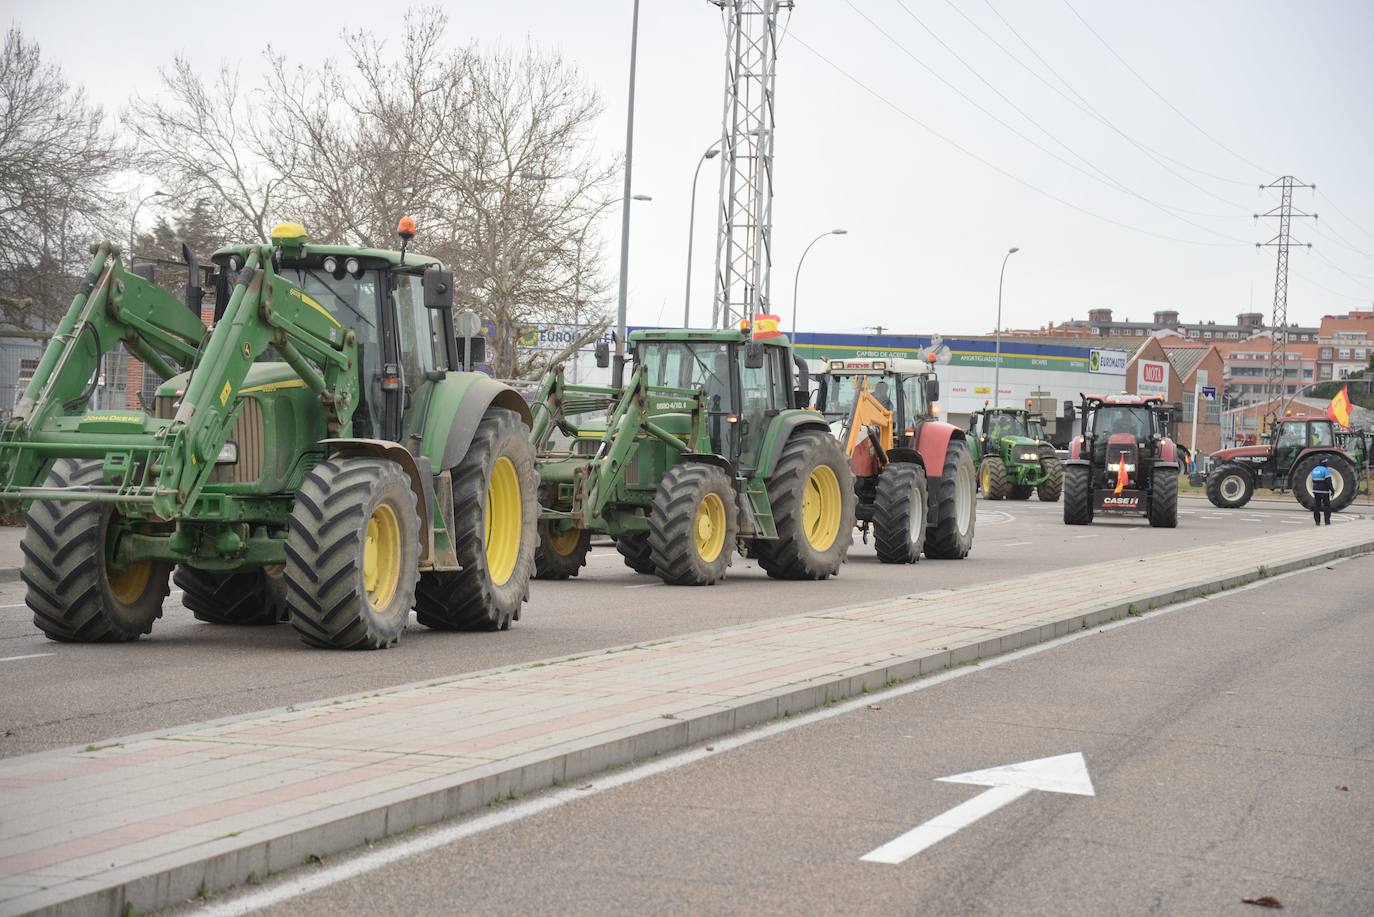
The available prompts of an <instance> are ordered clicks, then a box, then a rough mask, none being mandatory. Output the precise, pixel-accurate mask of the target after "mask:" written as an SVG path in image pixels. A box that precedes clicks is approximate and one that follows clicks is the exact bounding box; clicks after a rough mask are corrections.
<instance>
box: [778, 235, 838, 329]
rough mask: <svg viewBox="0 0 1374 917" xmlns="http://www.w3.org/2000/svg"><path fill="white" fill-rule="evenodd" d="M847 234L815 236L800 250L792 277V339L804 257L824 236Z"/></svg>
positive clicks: (795, 327) (795, 323) (795, 325)
mask: <svg viewBox="0 0 1374 917" xmlns="http://www.w3.org/2000/svg"><path fill="white" fill-rule="evenodd" d="M848 233H849V230H847V229H832V230H830V231H829V232H823V233H821V234H820V235H819V236H816V238H814V239H812V240H811V242H810V243H809V244H808V245H807V246H806V248H805V249H803V250H802V256H801V257H800V258H798V259H797V273H796V274H795V275H794V276H793V277H792V330H791V332H790V333H791V335H792V337H793V338H794V339H795V338H796V336H797V284H798V283H800V282H801V269H802V264H803V263H804V262H805V261H806V256H807V254H808V253H809V252H810V251H811V246H812V245H815V244H816V243H817V242H819V241H821V240H822V239H824V238H825V237H826V236H843V235H848ZM792 343H794V344H795V343H796V341H795V340H793V342H792Z"/></svg>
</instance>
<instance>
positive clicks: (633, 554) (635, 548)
mask: <svg viewBox="0 0 1374 917" xmlns="http://www.w3.org/2000/svg"><path fill="white" fill-rule="evenodd" d="M615 549H616V550H617V551H619V552H620V556H621V557H623V558H624V559H625V566H627V567H629V568H630V569H631V570H633V571H634V572H636V573H645V574H653V572H654V569H655V568H654V555H653V551H652V550H651V549H650V548H649V533H648V532H625V533H623V534H620V535H617V536H615Z"/></svg>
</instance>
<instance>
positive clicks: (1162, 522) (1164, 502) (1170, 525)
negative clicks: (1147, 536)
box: [1149, 468, 1178, 529]
mask: <svg viewBox="0 0 1374 917" xmlns="http://www.w3.org/2000/svg"><path fill="white" fill-rule="evenodd" d="M1149 517H1150V525H1152V526H1154V527H1155V528H1157V529H1176V528H1178V469H1176V468H1157V469H1156V470H1155V471H1154V472H1153V473H1152V474H1151V475H1150V512H1149Z"/></svg>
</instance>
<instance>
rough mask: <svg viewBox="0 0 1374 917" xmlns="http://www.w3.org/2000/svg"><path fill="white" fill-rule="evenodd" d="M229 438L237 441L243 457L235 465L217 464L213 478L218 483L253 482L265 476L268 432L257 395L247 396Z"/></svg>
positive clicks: (211, 476) (240, 455)
mask: <svg viewBox="0 0 1374 917" xmlns="http://www.w3.org/2000/svg"><path fill="white" fill-rule="evenodd" d="M229 441H230V442H232V443H235V444H237V446H238V450H239V460H238V461H237V462H235V463H234V464H232V465H216V466H215V470H214V472H213V473H212V474H211V475H210V480H211V481H213V482H214V483H216V484H249V483H252V482H253V481H256V480H258V479H259V478H261V477H262V466H263V462H264V461H266V458H267V434H266V427H265V424H264V423H263V418H262V408H261V407H260V406H259V405H258V400H257V399H256V398H244V399H243V407H242V408H240V409H239V415H238V419H237V420H236V421H235V422H234V431H233V432H232V433H230V434H229Z"/></svg>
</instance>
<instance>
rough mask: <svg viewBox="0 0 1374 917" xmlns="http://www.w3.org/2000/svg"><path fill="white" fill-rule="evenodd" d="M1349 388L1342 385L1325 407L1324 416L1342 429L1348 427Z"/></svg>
mask: <svg viewBox="0 0 1374 917" xmlns="http://www.w3.org/2000/svg"><path fill="white" fill-rule="evenodd" d="M1350 408H1351V405H1350V386H1348V385H1343V386H1341V390H1340V391H1339V392H1337V393H1336V397H1335V398H1332V399H1331V403H1330V404H1328V405H1327V406H1326V416H1327V417H1330V418H1331V419H1332V420H1334V421H1335V422H1336V423H1338V424H1340V425H1341V426H1343V427H1348V426H1350Z"/></svg>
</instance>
